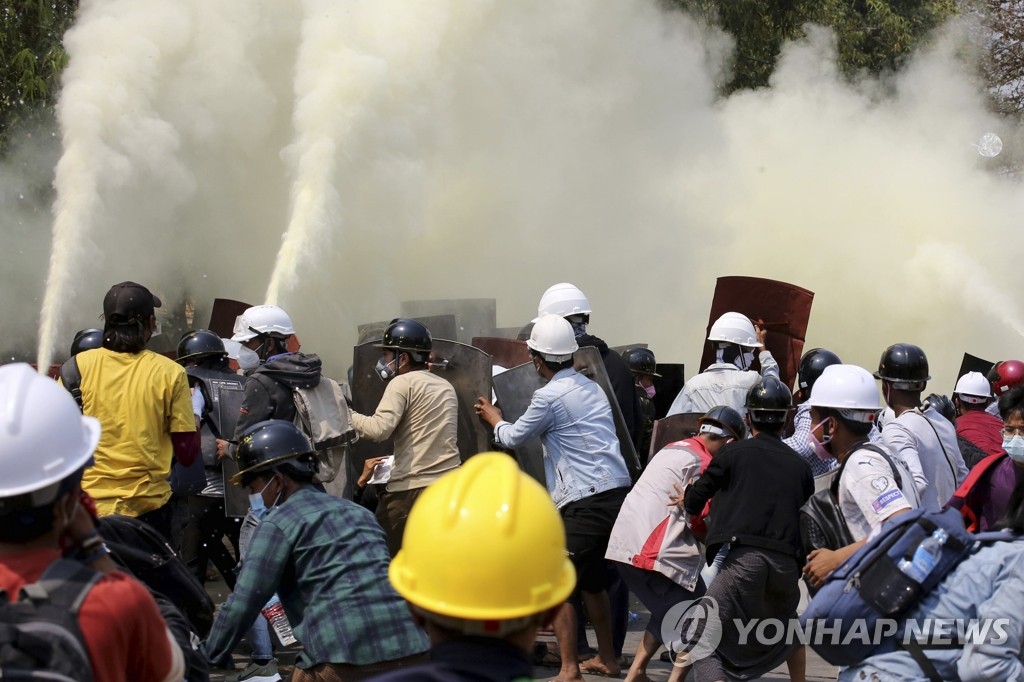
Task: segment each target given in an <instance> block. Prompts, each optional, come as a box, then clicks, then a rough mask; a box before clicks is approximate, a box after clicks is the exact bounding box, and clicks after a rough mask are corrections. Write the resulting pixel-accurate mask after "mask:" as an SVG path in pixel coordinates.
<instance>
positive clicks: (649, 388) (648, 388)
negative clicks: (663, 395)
mask: <svg viewBox="0 0 1024 682" xmlns="http://www.w3.org/2000/svg"><path fill="white" fill-rule="evenodd" d="M644 390H645V391H647V397H648V398H653V397H654V394H655V393H657V391H655V390H654V384H651V385H650V386H644Z"/></svg>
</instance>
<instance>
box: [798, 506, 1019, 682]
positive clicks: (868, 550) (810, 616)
mask: <svg viewBox="0 0 1024 682" xmlns="http://www.w3.org/2000/svg"><path fill="white" fill-rule="evenodd" d="M938 528H941V529H943V530H945V531H946V532H947V533H948V534H949V538H948V539H947V540H946V542H945V544H944V545H942V549H941V553H940V555H939V558H938V560H937V561H936V563H935V567H934V568H933V569H932V571H931V572H930V573H928V575H927V576H926V577H925V579H924V581H923V582H922V583H918V582H917V581H916V580H914V579H912V578H911V577H910V576H908V575H906V574H904V573H903V572H902V571H901V570H900V569H899V566H898V563H899V561H900V560H901V559H904V558H906V559H910V558H912V557H913V555H914V551H915V550H916V549H917V546H918V545H920V544H921V542H922V541H924V539H925V538H927V537H929V536H930V535H931V534H932V533H933V532H934V531H935V530H936V529H938ZM1013 539H1015V536H1013V535H1011V534H1009V533H979V534H976V535H975V534H972V533H968V532H967V530H966V529H965V528H964V523H963V519H962V517H961V516H960V512H959V511H958V510H956V509H946V510H943V511H941V512H929V511H925V510H923V509H915V510H912V511H909V512H906V513H904V514H900V515H899V516H896V517H895V518H892V519H890V520H888V521H886V522H885V523H884V524H883V525H882V529H881V531H880V532H879V534H878V535H877V536H876V537H875V538H874V539H872V540H870V541H869V542H868V543H867V544H866V545H864V546H863V547H861V548H860V549H859V550H857V552H856V553H855V554H854V555H853V556H851V557H850V558H849V559H847V560H846V562H845V563H844V564H842V565H841V566H840V567H839V568H837V569H836V570H835V571H833V572H832V574H831V575H829V577H828V578H827V579H826V580H825V584H824V585H823V586H822V587H821V589H820V590H819V591H818V593H817V594H816V595H814V598H813V599H811V602H810V604H808V605H807V609H806V610H805V611H804V613H803V615H801V616H800V626H801V630H802V632H804V633H807V634H806V636H807V638H808V639H807V641H808V643H809V644H810V646H811V648H813V649H814V650H815V651H816V652H817V653H818V654H819V655H820V656H821V657H822V658H824V659H825V660H826V661H828V662H829V663H831V664H833V665H855V664H857V663H860V662H862V661H863V660H864V659H866V658H867V657H869V656H872V655H875V654H881V653H886V652H889V651H893V650H894V649H895V648H896V646H897V643H896V638H895V637H893V636H889V637H886V638H885V640H884V641H883V642H880V641H878V639H877V637H878V635H877V633H878V632H879V631H881V630H884V628H881V626H884V625H885V624H886V623H880V622H879V621H883V620H885V621H890V620H891V621H896V620H898V619H899V618H900V617H901V616H903V615H904V614H905V613H906V612H907V611H908V610H909V609H910V608H911V607H912V606H914V605H915V604H916V603H917V602H918V601H919V600H920V599H921V598H922V597H924V596H925V595H927V594H928V593H929V592H931V591H932V589H933V588H934V587H935V586H936V585H938V584H939V583H940V582H942V580H943V579H944V578H945V577H946V576H947V575H948V574H949V573H950V572H951V571H952V570H953V569H954V568H956V566H957V565H958V564H959V563H960V562H961V561H963V560H964V559H965V558H967V556H969V555H970V554H971V553H972V552H973V551H976V550H977V548H978V547H980V543H986V542H994V541H1005V540H1013ZM907 649H908V651H910V652H911V654H912V655H914V659H915V660H917V661H918V663H919V664H920V665H921V666H922V667H925V666H926V665H927V666H929V667H930V666H931V664H930V663H928V662H927V659H926V658H924V655H923V653H922V652H921V650H920V648H919V647H914V648H911V646H907ZM919 656H920V658H919ZM925 670H926V672H929V671H927V668H925ZM932 673H934V669H933V670H932V671H931V672H929V676H933V675H932Z"/></svg>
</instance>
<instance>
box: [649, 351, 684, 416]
mask: <svg viewBox="0 0 1024 682" xmlns="http://www.w3.org/2000/svg"><path fill="white" fill-rule="evenodd" d="M657 368H658V374H660V375H661V376H660V377H654V390H655V393H654V418H655V419H663V418H664V417H665V415H666V414H668V410H669V408H670V407H672V401H673V400H675V399H676V396H677V395H679V391H681V390H683V384H685V383H686V375H685V372H684V370H685V367H684V366H683V365H682V364H681V363H672V362H664V363H662V362H659V363H658V365H657Z"/></svg>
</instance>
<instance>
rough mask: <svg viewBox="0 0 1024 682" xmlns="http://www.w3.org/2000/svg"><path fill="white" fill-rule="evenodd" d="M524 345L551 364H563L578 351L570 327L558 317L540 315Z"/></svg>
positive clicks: (564, 320)
mask: <svg viewBox="0 0 1024 682" xmlns="http://www.w3.org/2000/svg"><path fill="white" fill-rule="evenodd" d="M526 345H527V346H529V347H530V348H532V349H533V350H535V351H537V352H538V353H540V354H541V355H542V356H544V359H545V360H550V361H551V362H563V361H565V360H568V359H569V358H571V357H572V354H573V353H575V352H576V351H577V350H579V348H580V347H579V345H578V344H577V343H576V335H575V334H573V331H572V325H571V324H569V322H568V321H567V320H566V319H565V318H564V317H561V316H560V315H541V316H540V317H538V318H537V322H536V323H535V324H534V325H533V331H531V332H530V340H529V341H527V342H526Z"/></svg>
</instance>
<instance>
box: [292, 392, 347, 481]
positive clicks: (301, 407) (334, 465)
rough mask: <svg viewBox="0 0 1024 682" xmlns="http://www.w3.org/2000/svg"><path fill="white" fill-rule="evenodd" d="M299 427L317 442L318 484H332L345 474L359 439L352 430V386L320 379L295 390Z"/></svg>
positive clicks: (315, 443)
mask: <svg viewBox="0 0 1024 682" xmlns="http://www.w3.org/2000/svg"><path fill="white" fill-rule="evenodd" d="M292 399H293V400H294V402H295V425H296V426H298V427H299V428H300V429H301V430H302V432H303V433H304V434H306V435H307V436H308V437H309V439H310V440H311V441H312V442H313V447H314V449H315V450H316V459H317V464H318V471H317V475H316V478H315V480H316V482H318V483H330V482H332V481H334V479H335V478H337V476H338V474H339V473H342V472H344V471H345V454H346V452H347V451H348V446H349V445H350V444H351V443H354V442H355V441H356V439H357V436H356V432H355V429H353V428H352V408H351V407H349V404H350V403H351V402H352V396H351V394H350V392H349V389H348V384H345V385H344V386H342V384H339V383H338V382H337V381H335V380H334V379H330V378H328V377H325V376H321V377H320V383H318V384H317V385H316V386H312V387H309V388H294V389H292Z"/></svg>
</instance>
